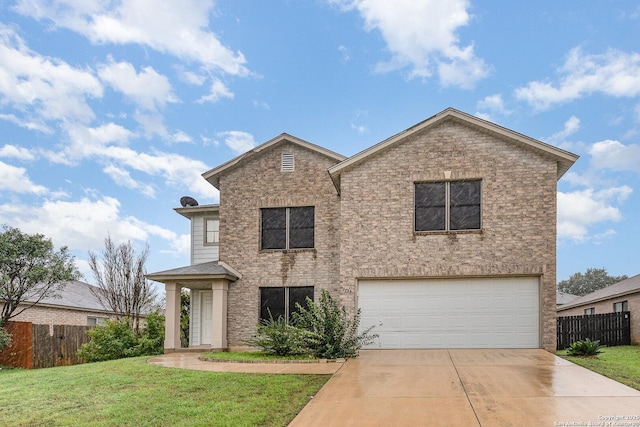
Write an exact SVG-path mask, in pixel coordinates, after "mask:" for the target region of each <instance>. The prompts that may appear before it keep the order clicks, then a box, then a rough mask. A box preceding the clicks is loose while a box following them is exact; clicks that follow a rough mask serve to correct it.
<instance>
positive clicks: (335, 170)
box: [329, 107, 579, 192]
mask: <svg viewBox="0 0 640 427" xmlns="http://www.w3.org/2000/svg"><path fill="white" fill-rule="evenodd" d="M450 117H451V118H456V119H459V120H462V121H464V122H467V123H471V124H474V125H476V126H479V127H482V128H485V129H488V130H490V131H492V132H495V133H497V134H499V135H502V136H504V137H507V138H509V139H514V140H517V141H519V142H521V143H523V144H526V145H529V146H531V147H533V148H535V149H538V150H540V151H543V152H545V153H548V154H551V155H553V156H556V157H558V158H559V161H558V180H559V179H560V178H561V177H562V175H564V173H565V172H566V171H567V170H569V168H570V167H571V165H573V163H575V161H576V160H578V158H579V156H578V155H576V154H573V153H570V152H568V151H565V150H562V149H560V148H557V147H554V146H552V145H549V144H547V143H544V142H542V141H538V140H537V139H533V138H531V137H528V136H526V135H523V134H521V133H518V132H515V131H513V130H511V129H507V128H505V127H502V126H499V125H497V124H495V123H492V122H489V121H487V120H484V119H481V118H479V117H476V116H472V115H470V114H467V113H464V112H462V111H459V110H456V109H455V108H451V107H449V108H447V109H445V110H443V111H441V112H440V113H438V114H436V115H434V116H432V117H430V118H428V119H426V120H423V121H422V122H420V123H418V124H416V125H414V126H412V127H410V128H408V129H405V130H404V131H402V132H400V133H397V134H395V135H393V136H391V137H389V138H387V139H385V140H384V141H382V142H379V143H378V144H376V145H373V146H371V147H369V148H367V149H365V150H363V151H361V152H359V153H357V154H355V155H353V156H351V157H349V158H348V159H346V160H344V161H342V162H340V163H338V164H336V165H333V166H331V167H330V168H329V175H330V176H331V179H332V180H333V183H334V185H335V186H336V189H338V192H339V190H340V173H341V172H342V171H343V170H345V169H346V168H348V167H349V166H352V165H355V164H358V163H360V162H362V161H364V159H366V158H367V157H368V156H370V155H372V154H374V153H376V152H378V151H380V150H383V149H385V148H387V147H389V146H390V145H393V144H394V143H396V142H397V141H399V140H401V139H402V138H404V137H406V136H407V135H410V134H412V133H415V132H418V131H420V130H422V129H425V128H427V127H429V126H432V125H434V124H435V123H438V122H440V121H442V120H444V119H446V118H450ZM561 166H562V167H561Z"/></svg>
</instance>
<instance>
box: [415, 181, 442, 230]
mask: <svg viewBox="0 0 640 427" xmlns="http://www.w3.org/2000/svg"><path fill="white" fill-rule="evenodd" d="M415 229H416V231H437V230H444V229H445V183H444V182H421V183H418V184H416V185H415Z"/></svg>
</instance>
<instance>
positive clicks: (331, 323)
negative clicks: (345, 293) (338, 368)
mask: <svg viewBox="0 0 640 427" xmlns="http://www.w3.org/2000/svg"><path fill="white" fill-rule="evenodd" d="M296 308H297V310H298V311H297V312H295V313H294V314H293V321H294V324H295V326H296V327H298V328H301V329H304V330H306V331H307V332H310V333H309V334H307V335H306V336H305V341H306V343H305V346H306V347H307V348H309V349H310V352H311V354H313V355H314V356H315V357H318V358H322V359H337V358H350V357H357V356H358V351H359V350H360V349H361V348H362V346H364V345H367V344H370V343H371V342H373V340H374V339H376V338H377V337H378V335H377V334H372V333H371V330H372V329H373V326H371V327H369V328H367V329H365V330H364V331H363V332H362V333H360V334H358V327H359V326H360V310H357V311H356V313H355V315H354V316H353V317H351V318H350V317H349V315H348V314H347V310H346V309H345V308H344V307H339V306H338V303H337V302H336V301H335V300H334V299H333V298H332V297H331V294H329V292H327V291H326V290H324V289H323V290H322V294H321V295H320V301H319V303H315V302H313V301H311V300H310V299H307V307H302V306H301V305H300V304H296Z"/></svg>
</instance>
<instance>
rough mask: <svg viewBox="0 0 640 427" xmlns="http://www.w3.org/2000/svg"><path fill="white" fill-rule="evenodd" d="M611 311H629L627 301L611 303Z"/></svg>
mask: <svg viewBox="0 0 640 427" xmlns="http://www.w3.org/2000/svg"><path fill="white" fill-rule="evenodd" d="M613 311H614V312H616V313H622V312H623V311H629V303H628V302H627V301H620V302H616V303H613Z"/></svg>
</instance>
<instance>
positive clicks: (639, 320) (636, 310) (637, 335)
mask: <svg viewBox="0 0 640 427" xmlns="http://www.w3.org/2000/svg"><path fill="white" fill-rule="evenodd" d="M622 301H627V303H628V305H629V311H630V312H631V344H633V345H640V292H638V293H635V294H631V295H626V296H623V297H617V298H611V299H608V300H605V301H600V302H596V303H591V304H584V305H581V306H578V307H574V308H570V309H568V310H562V311H558V317H562V316H582V315H584V309H585V308H591V307H593V308H595V309H596V314H603V313H613V304H614V303H616V302H622Z"/></svg>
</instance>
